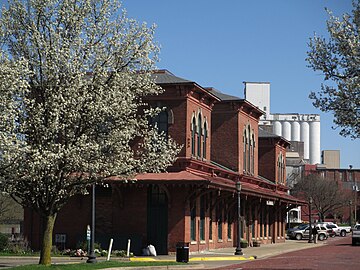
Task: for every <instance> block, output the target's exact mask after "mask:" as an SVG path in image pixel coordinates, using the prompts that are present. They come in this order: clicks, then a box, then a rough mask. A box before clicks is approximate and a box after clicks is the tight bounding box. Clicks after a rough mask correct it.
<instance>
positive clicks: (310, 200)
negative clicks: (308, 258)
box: [308, 197, 313, 243]
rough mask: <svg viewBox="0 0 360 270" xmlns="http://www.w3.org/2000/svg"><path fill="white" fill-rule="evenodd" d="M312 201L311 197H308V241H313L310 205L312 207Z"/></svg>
mask: <svg viewBox="0 0 360 270" xmlns="http://www.w3.org/2000/svg"><path fill="white" fill-rule="evenodd" d="M312 203H313V198H312V197H310V198H309V224H310V227H309V241H308V243H312V242H313V240H312V226H311V207H312Z"/></svg>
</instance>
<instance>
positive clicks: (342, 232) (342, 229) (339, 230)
mask: <svg viewBox="0 0 360 270" xmlns="http://www.w3.org/2000/svg"><path fill="white" fill-rule="evenodd" d="M318 224H323V225H325V226H326V228H327V229H332V230H333V231H334V232H335V235H339V236H346V234H347V233H350V232H351V226H338V225H336V224H335V223H332V222H319V223H318Z"/></svg>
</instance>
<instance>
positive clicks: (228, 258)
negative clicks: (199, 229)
mask: <svg viewBox="0 0 360 270" xmlns="http://www.w3.org/2000/svg"><path fill="white" fill-rule="evenodd" d="M256 258H257V256H249V257H244V256H221V257H211V256H209V257H192V258H190V259H189V261H190V262H201V261H208V262H209V261H250V260H255V259H256ZM130 261H131V262H156V261H158V262H174V260H162V259H156V258H144V257H141V258H130Z"/></svg>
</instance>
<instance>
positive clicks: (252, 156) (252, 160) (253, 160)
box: [251, 133, 256, 173]
mask: <svg viewBox="0 0 360 270" xmlns="http://www.w3.org/2000/svg"><path fill="white" fill-rule="evenodd" d="M255 146H256V145H255V135H254V133H253V134H252V136H251V173H254V171H255Z"/></svg>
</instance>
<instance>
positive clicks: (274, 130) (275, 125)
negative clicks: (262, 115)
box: [273, 121, 282, 136]
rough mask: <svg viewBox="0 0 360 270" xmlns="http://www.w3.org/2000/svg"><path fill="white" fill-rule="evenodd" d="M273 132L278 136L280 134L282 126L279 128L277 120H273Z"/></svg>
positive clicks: (279, 124)
mask: <svg viewBox="0 0 360 270" xmlns="http://www.w3.org/2000/svg"><path fill="white" fill-rule="evenodd" d="M273 132H274V134H276V135H278V136H282V128H281V123H280V122H279V121H275V122H274V125H273Z"/></svg>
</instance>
